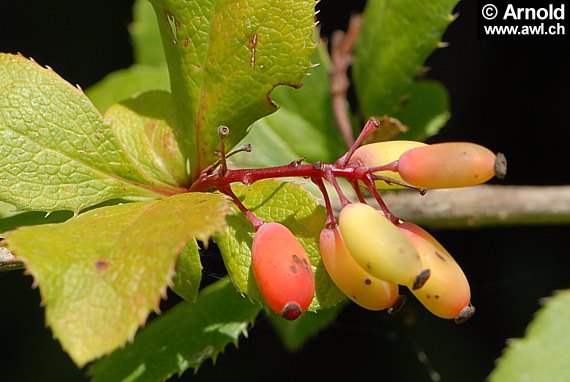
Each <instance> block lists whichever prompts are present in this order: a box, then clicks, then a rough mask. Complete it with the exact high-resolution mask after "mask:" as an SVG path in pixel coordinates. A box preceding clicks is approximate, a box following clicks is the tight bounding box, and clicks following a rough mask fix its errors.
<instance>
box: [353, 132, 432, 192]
mask: <svg viewBox="0 0 570 382" xmlns="http://www.w3.org/2000/svg"><path fill="white" fill-rule="evenodd" d="M423 146H427V145H426V144H425V143H422V142H416V141H386V142H377V143H370V144H368V145H364V146H360V147H359V148H358V149H357V150H356V151H355V152H354V154H353V155H352V158H351V159H350V161H349V164H354V165H356V164H358V165H362V166H365V167H378V166H384V165H387V164H389V163H392V162H394V161H396V160H398V159H399V158H400V156H401V155H402V154H403V153H404V152H406V151H408V150H410V149H413V148H415V147H423ZM374 175H379V176H384V177H388V178H392V179H394V180H396V181H399V182H403V181H404V180H403V179H402V177H401V176H400V175H399V174H398V173H397V172H393V171H377V172H375V173H374ZM375 185H376V188H379V189H388V188H403V187H402V186H400V185H397V184H388V183H386V182H384V181H382V180H376V181H375Z"/></svg>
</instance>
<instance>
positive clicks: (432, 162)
mask: <svg viewBox="0 0 570 382" xmlns="http://www.w3.org/2000/svg"><path fill="white" fill-rule="evenodd" d="M502 158H503V159H504V156H503V157H502ZM496 161H497V156H496V155H495V154H494V153H493V152H492V151H490V150H489V149H487V148H486V147H483V146H480V145H477V144H475V143H469V142H446V143H437V144H433V145H429V146H424V147H417V148H413V149H410V150H408V151H406V152H404V153H403V154H402V155H401V156H400V159H399V161H398V172H399V173H400V176H401V177H402V179H404V180H405V181H406V182H408V183H410V184H411V185H414V186H416V187H423V188H453V187H468V186H475V185H477V184H481V183H485V182H486V181H488V180H489V179H491V178H492V177H493V176H495V170H496V168H497V166H496V165H495V163H496ZM505 163H506V162H505Z"/></svg>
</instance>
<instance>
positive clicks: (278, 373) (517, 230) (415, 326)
mask: <svg viewBox="0 0 570 382" xmlns="http://www.w3.org/2000/svg"><path fill="white" fill-rule="evenodd" d="M131 5H132V2H131V1H110V0H106V1H93V0H91V1H81V2H78V1H73V0H60V1H57V2H49V4H48V2H44V1H18V2H15V1H12V2H4V4H3V5H2V7H0V15H1V19H0V51H2V52H18V51H19V52H21V53H22V54H24V55H25V56H31V57H33V58H34V59H36V60H37V61H38V62H40V63H41V64H47V65H50V66H51V67H53V68H54V70H56V71H57V72H58V73H59V74H60V75H61V76H62V77H63V78H65V79H67V80H68V81H69V82H71V83H74V84H75V83H78V84H80V85H81V86H82V87H83V88H87V87H89V86H90V85H92V84H94V83H96V82H97V81H99V80H100V79H101V78H102V77H104V76H105V75H106V74H107V73H109V72H111V71H114V70H117V69H120V68H125V67H128V66H129V65H130V64H131V63H132V59H133V57H132V51H131V48H130V45H129V37H128V32H127V28H126V26H127V25H128V23H129V21H130V19H131ZM363 6H364V1H352V2H349V1H343V0H323V1H322V2H321V3H320V4H319V5H318V8H319V9H320V10H321V13H320V14H319V19H320V21H321V25H322V28H323V33H324V34H329V33H330V32H331V31H332V30H333V29H335V28H345V27H346V23H347V20H348V16H349V15H350V13H351V12H352V11H354V10H358V9H362V8H363ZM475 7H476V4H475V2H468V1H463V2H461V3H460V4H459V6H458V8H457V12H459V13H460V15H461V16H460V17H459V19H458V20H457V21H456V22H455V23H454V24H452V25H451V26H450V28H449V29H448V31H447V33H446V34H445V36H444V41H446V42H449V43H450V46H449V47H448V48H445V49H440V50H438V51H437V52H435V53H434V54H433V55H432V56H431V57H430V58H429V60H428V62H427V65H428V66H430V67H431V68H432V69H431V71H430V72H429V73H428V77H430V78H434V79H438V80H440V81H442V82H443V83H444V84H445V85H446V86H447V88H448V90H449V93H450V96H451V111H452V119H451V121H450V122H449V124H448V125H447V126H446V127H445V128H444V129H443V130H442V132H441V134H439V135H438V136H436V137H434V138H433V140H434V141H446V140H468V141H473V142H477V143H480V144H483V145H485V146H487V147H489V148H491V149H492V150H493V151H501V152H504V153H506V154H507V157H508V159H509V173H508V177H507V179H506V180H505V181H503V182H502V183H503V184H519V185H521V184H533V185H558V184H570V175H569V174H570V171H568V165H569V160H568V151H569V150H568V144H569V143H568V142H569V138H570V137H569V133H568V127H570V117H569V113H568V110H569V107H570V96H569V93H568V88H569V85H570V77H569V75H568V73H567V70H568V68H569V67H570V58H569V55H568V54H567V51H568V48H569V44H568V41H567V40H566V41H560V40H557V41H554V40H553V41H549V40H542V41H516V40H509V41H480V40H477V29H476V15H477V12H478V11H477V9H476V8H475ZM568 33H570V31H568ZM569 233H570V230H569V226H553V227H533V226H525V227H501V228H493V229H471V230H453V231H437V232H434V234H435V236H436V237H438V239H439V240H440V241H441V242H442V243H443V244H444V245H445V246H446V247H447V248H448V249H449V251H450V252H451V253H452V254H454V256H455V257H456V258H457V260H458V261H459V263H460V264H461V265H462V267H463V268H464V270H465V273H466V274H467V276H468V278H469V279H470V280H471V285H472V293H473V303H474V304H475V305H476V307H477V313H476V315H475V316H474V318H473V319H472V320H470V321H469V322H467V323H466V324H464V325H460V326H457V325H455V324H453V323H452V322H450V321H445V320H441V319H438V318H436V317H434V316H432V315H430V314H429V313H427V312H426V311H425V310H424V309H423V308H421V307H420V306H419V305H418V303H417V302H415V301H414V300H413V299H411V300H410V303H409V304H407V307H406V308H405V310H404V311H403V312H402V313H400V314H399V315H397V316H395V317H390V318H388V317H386V315H385V314H383V313H372V312H368V311H364V310H363V309H360V308H358V307H356V306H349V307H348V308H347V309H346V310H345V311H343V313H342V314H341V315H340V316H339V318H338V319H337V321H336V322H335V323H334V324H333V325H332V326H331V327H330V328H328V329H327V330H325V331H324V332H322V333H321V334H319V335H318V337H316V338H315V339H313V340H312V341H310V342H309V343H307V345H306V347H305V348H304V349H303V350H302V351H300V352H298V353H296V354H290V353H288V352H287V351H285V350H284V349H283V348H282V347H281V345H280V343H279V340H278V339H277V337H276V336H275V335H274V333H273V331H272V329H271V327H270V325H269V323H268V322H267V321H266V320H265V319H263V318H261V319H260V320H259V321H258V322H257V323H256V325H255V327H254V328H253V329H252V330H251V331H250V337H249V339H247V340H242V341H241V342H240V348H239V350H236V349H235V348H233V347H231V346H230V347H229V348H228V349H227V350H226V353H225V354H224V355H221V356H220V357H219V358H218V360H217V362H216V366H215V367H213V366H212V363H211V362H210V361H208V362H206V363H205V364H204V365H203V366H202V368H201V369H200V371H199V372H198V374H197V375H196V376H193V375H192V372H187V373H186V374H185V375H184V377H183V379H184V380H200V381H220V380H225V379H226V378H227V379H229V378H232V379H233V380H238V381H241V380H244V381H246V380H250V381H267V380H272V381H285V380H287V381H288V380H296V381H304V380H319V381H320V380H331V379H332V380H350V381H360V380H365V379H366V380H370V379H372V380H383V381H420V382H421V381H430V380H432V377H433V376H434V373H435V372H437V373H439V375H440V376H441V380H442V381H482V380H484V379H485V377H486V376H487V375H488V374H489V372H490V371H491V369H492V368H493V365H494V361H495V359H496V358H497V357H498V356H499V355H500V354H501V351H502V349H503V347H504V344H505V341H506V340H507V339H508V338H511V337H520V336H522V335H523V333H524V330H525V327H526V325H527V324H528V322H529V321H530V320H531V319H532V317H533V314H534V312H535V311H536V310H537V309H538V308H539V306H540V304H539V300H540V299H541V298H542V297H545V296H549V295H550V294H551V293H552V291H553V290H556V289H563V288H568V287H570V278H569V277H568V272H567V271H566V269H567V268H566V267H567V264H568V260H567V257H568V236H569V235H568V234H569ZM209 260H210V262H211V263H212V264H211V265H209V264H206V272H208V274H210V276H209V279H213V278H215V276H214V274H216V273H217V272H218V271H217V268H218V267H219V264H216V259H215V258H214V257H211V258H210V259H209ZM206 278H208V277H206ZM30 287H31V278H30V277H25V276H22V275H21V274H20V272H11V273H9V274H0V381H3V382H4V381H6V382H12V381H39V380H41V381H81V380H83V378H84V377H83V375H84V370H83V371H80V370H77V369H76V368H75V366H74V365H73V364H72V362H71V361H70V360H69V358H68V357H67V355H65V353H63V352H62V351H61V349H60V347H59V344H58V343H57V342H56V341H54V340H52V338H51V332H50V331H49V330H48V329H46V328H45V327H44V322H43V309H42V308H41V307H40V298H39V293H38V291H37V290H32V289H30ZM170 301H171V302H172V301H173V298H171V299H170ZM424 356H425V357H424ZM426 358H427V361H426Z"/></svg>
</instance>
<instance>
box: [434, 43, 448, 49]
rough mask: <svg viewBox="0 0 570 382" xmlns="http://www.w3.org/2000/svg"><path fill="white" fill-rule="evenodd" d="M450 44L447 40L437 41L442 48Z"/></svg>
mask: <svg viewBox="0 0 570 382" xmlns="http://www.w3.org/2000/svg"><path fill="white" fill-rule="evenodd" d="M448 46H449V43H448V42H445V41H440V42H438V43H437V47H438V48H440V49H443V48H447V47H448Z"/></svg>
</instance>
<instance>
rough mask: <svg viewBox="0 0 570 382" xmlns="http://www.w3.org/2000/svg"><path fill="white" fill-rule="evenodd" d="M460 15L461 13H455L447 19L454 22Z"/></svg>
mask: <svg viewBox="0 0 570 382" xmlns="http://www.w3.org/2000/svg"><path fill="white" fill-rule="evenodd" d="M458 17H459V13H453V14H451V15H449V16H448V17H447V20H448V21H449V23H452V22H454V21H455V20H457V18H458Z"/></svg>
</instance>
